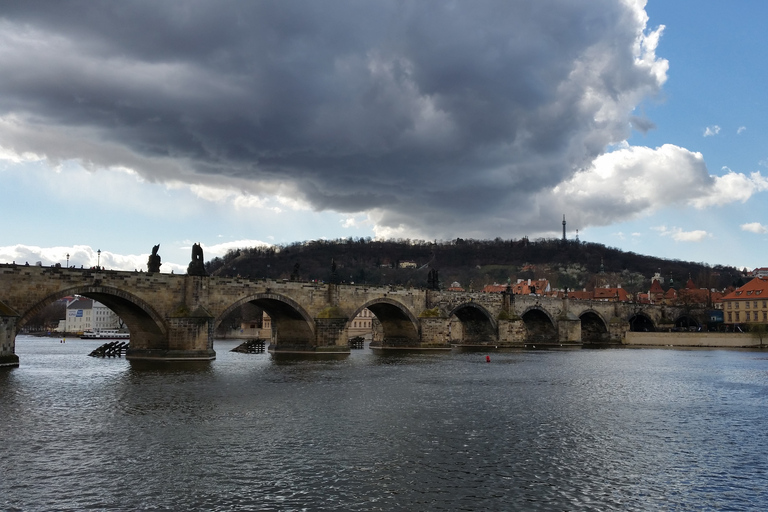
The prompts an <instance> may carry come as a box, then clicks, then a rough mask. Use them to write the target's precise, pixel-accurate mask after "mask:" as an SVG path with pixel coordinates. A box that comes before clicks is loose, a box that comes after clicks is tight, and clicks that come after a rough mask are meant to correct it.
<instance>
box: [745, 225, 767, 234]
mask: <svg viewBox="0 0 768 512" xmlns="http://www.w3.org/2000/svg"><path fill="white" fill-rule="evenodd" d="M741 230H742V231H749V232H750V233H757V234H758V235H762V234H765V233H768V227H766V226H764V225H763V224H760V223H759V222H748V223H746V224H742V225H741Z"/></svg>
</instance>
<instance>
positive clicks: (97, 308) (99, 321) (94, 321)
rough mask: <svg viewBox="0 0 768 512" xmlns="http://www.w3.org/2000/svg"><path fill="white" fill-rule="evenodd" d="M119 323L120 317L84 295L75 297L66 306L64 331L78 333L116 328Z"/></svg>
mask: <svg viewBox="0 0 768 512" xmlns="http://www.w3.org/2000/svg"><path fill="white" fill-rule="evenodd" d="M121 323H122V322H121V320H120V317H118V316H117V314H115V312H114V311H112V310H111V309H109V308H108V307H107V306H105V305H104V304H102V303H100V302H97V301H95V300H93V299H88V298H86V297H75V299H74V300H73V301H72V302H70V303H69V305H68V306H67V316H66V318H65V319H64V331H66V332H75V333H80V332H84V331H101V330H103V329H117V328H118V327H120V325H121Z"/></svg>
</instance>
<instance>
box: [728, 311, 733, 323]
mask: <svg viewBox="0 0 768 512" xmlns="http://www.w3.org/2000/svg"><path fill="white" fill-rule="evenodd" d="M732 314H733V313H731V312H730V311H729V312H728V321H729V322H732V321H733V318H731V315H732Z"/></svg>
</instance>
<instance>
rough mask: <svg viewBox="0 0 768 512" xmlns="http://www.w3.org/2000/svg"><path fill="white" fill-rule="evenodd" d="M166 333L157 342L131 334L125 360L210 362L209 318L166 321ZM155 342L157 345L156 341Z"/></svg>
mask: <svg viewBox="0 0 768 512" xmlns="http://www.w3.org/2000/svg"><path fill="white" fill-rule="evenodd" d="M168 328H169V331H168V334H167V335H166V337H165V339H162V340H157V339H153V337H150V336H142V335H141V334H139V335H136V336H134V334H133V332H132V333H131V348H129V349H128V351H127V352H126V354H125V358H126V359H132V360H155V361H157V360H160V361H211V360H213V359H216V352H215V351H214V350H213V331H214V329H213V318H212V317H210V316H205V315H204V314H202V315H199V316H178V317H173V318H169V319H168ZM158 341H159V342H158Z"/></svg>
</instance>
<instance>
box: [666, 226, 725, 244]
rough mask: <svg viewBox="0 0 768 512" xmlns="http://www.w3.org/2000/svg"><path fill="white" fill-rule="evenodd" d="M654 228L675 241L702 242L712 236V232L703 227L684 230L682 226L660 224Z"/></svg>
mask: <svg viewBox="0 0 768 512" xmlns="http://www.w3.org/2000/svg"><path fill="white" fill-rule="evenodd" d="M652 229H653V230H655V231H658V232H659V235H660V236H667V237H670V238H672V239H673V240H674V241H675V242H701V241H703V240H705V239H707V238H711V237H712V235H711V234H709V233H707V232H706V231H704V230H702V229H696V230H693V231H683V230H682V229H681V228H676V227H673V228H667V227H666V226H658V227H655V228H652Z"/></svg>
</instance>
